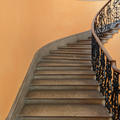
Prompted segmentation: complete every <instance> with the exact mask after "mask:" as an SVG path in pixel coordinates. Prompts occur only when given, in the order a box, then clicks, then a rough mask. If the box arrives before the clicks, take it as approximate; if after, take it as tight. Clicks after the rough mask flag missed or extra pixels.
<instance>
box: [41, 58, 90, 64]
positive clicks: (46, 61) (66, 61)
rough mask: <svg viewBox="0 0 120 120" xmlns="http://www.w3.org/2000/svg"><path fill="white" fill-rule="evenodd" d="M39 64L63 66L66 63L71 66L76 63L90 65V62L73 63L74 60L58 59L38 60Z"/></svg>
mask: <svg viewBox="0 0 120 120" xmlns="http://www.w3.org/2000/svg"><path fill="white" fill-rule="evenodd" d="M39 63H64V64H68V63H72V64H76V63H78V64H87V63H89V64H91V61H79V60H78V61H77V60H76V61H75V60H59V59H57V60H45V59H44V60H40V62H39Z"/></svg>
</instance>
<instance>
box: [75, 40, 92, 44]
mask: <svg viewBox="0 0 120 120" xmlns="http://www.w3.org/2000/svg"><path fill="white" fill-rule="evenodd" d="M76 42H80V43H91V42H92V40H91V39H88V40H77V41H76Z"/></svg>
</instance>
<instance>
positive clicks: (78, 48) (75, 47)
mask: <svg viewBox="0 0 120 120" xmlns="http://www.w3.org/2000/svg"><path fill="white" fill-rule="evenodd" d="M58 49H76V50H81V49H82V50H91V47H89V46H87V47H86V46H62V47H58Z"/></svg>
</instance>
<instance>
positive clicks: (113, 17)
mask: <svg viewBox="0 0 120 120" xmlns="http://www.w3.org/2000/svg"><path fill="white" fill-rule="evenodd" d="M119 22H120V3H119V0H110V1H108V2H107V3H106V4H105V6H104V7H103V8H102V9H101V10H100V11H99V12H98V14H97V15H96V17H95V18H94V20H93V24H92V64H93V70H94V71H95V72H96V80H97V81H98V82H99V85H100V91H101V93H102V94H103V95H104V96H105V106H106V107H107V109H108V110H109V112H110V113H112V118H113V120H120V79H119V78H120V70H119V69H117V67H116V61H115V60H113V59H112V57H111V56H110V55H109V53H108V52H107V50H106V49H105V48H104V46H103V45H102V43H101V37H104V33H106V32H109V31H111V29H112V28H113V27H115V26H116V25H117V24H118V23H119Z"/></svg>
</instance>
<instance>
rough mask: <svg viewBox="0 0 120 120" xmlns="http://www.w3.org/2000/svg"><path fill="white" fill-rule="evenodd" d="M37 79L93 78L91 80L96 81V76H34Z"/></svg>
mask: <svg viewBox="0 0 120 120" xmlns="http://www.w3.org/2000/svg"><path fill="white" fill-rule="evenodd" d="M34 78H35V79H79V78H86V79H87V78H91V79H96V76H95V75H80V74H76V75H71V74H68V75H64V74H59V75H47V74H45V75H42V74H41V75H36V76H34Z"/></svg>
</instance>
